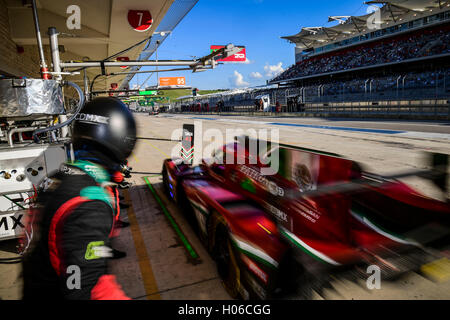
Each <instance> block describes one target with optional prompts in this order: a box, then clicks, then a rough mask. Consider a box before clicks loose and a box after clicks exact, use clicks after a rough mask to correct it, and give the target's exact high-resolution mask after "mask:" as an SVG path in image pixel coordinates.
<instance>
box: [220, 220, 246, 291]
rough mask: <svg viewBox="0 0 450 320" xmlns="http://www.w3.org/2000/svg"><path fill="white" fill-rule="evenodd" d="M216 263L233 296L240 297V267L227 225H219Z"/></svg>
mask: <svg viewBox="0 0 450 320" xmlns="http://www.w3.org/2000/svg"><path fill="white" fill-rule="evenodd" d="M215 252H216V263H217V271H218V273H219V276H220V277H221V278H222V282H223V285H224V287H225V289H226V290H227V292H228V294H229V295H230V296H231V298H233V299H236V298H239V287H240V273H241V272H240V269H239V266H238V261H237V258H236V255H235V254H234V251H233V247H232V243H231V239H230V236H229V234H228V232H227V231H226V228H225V226H223V225H219V226H218V229H217V231H216V241H215Z"/></svg>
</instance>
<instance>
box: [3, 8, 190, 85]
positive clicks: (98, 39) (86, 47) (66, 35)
mask: <svg viewBox="0 0 450 320" xmlns="http://www.w3.org/2000/svg"><path fill="white" fill-rule="evenodd" d="M36 2H37V7H38V15H39V20H40V29H41V30H40V31H41V35H42V41H43V43H44V46H45V53H46V56H45V58H46V61H47V64H48V65H49V66H50V65H51V57H50V54H49V50H48V44H49V40H48V36H47V30H48V28H49V27H56V28H57V30H58V32H60V35H59V45H60V46H61V49H63V50H60V55H61V60H62V61H99V60H103V59H105V58H107V57H109V56H111V55H114V54H116V53H118V52H121V51H122V50H125V49H127V48H129V47H131V46H133V45H135V44H137V43H139V42H140V41H142V43H141V44H140V45H138V46H135V47H133V49H131V50H129V51H126V52H124V53H123V54H120V55H119V56H123V57H126V58H128V59H129V60H137V59H138V58H139V57H141V58H143V55H144V54H143V50H144V51H145V53H147V54H146V55H145V57H144V58H148V57H149V55H150V53H148V51H149V50H151V49H152V45H153V42H154V41H150V42H148V41H146V39H149V38H150V37H151V36H153V35H154V34H156V35H157V36H156V37H153V38H158V39H160V42H162V41H161V40H162V39H161V38H165V37H166V36H167V34H164V35H163V34H162V32H156V33H155V31H160V29H158V27H159V25H160V23H161V22H162V21H163V18H164V17H165V16H166V14H167V13H168V12H171V11H169V9H172V7H174V6H176V4H177V3H178V2H180V0H58V1H54V0H37V1H36ZM181 2H187V3H189V4H191V3H192V4H191V5H190V6H181V7H179V6H176V7H177V8H175V9H177V10H178V11H183V10H187V11H183V12H181V13H179V16H180V17H184V15H185V14H186V13H187V12H188V11H189V10H190V9H191V8H192V6H193V5H194V4H195V3H196V2H197V0H189V1H186V0H182V1H181ZM26 3H27V2H26V1H22V0H6V5H7V8H8V16H9V24H10V32H11V38H12V40H13V41H14V42H15V43H16V44H18V45H21V46H36V37H35V28H34V25H33V16H32V10H31V8H30V6H29V5H27V4H26ZM71 5H77V6H78V7H79V8H80V13H81V26H80V29H69V27H68V24H67V20H68V18H69V16H70V15H71V14H70V13H69V12H68V8H69V7H70V6H71ZM173 5H174V6H173ZM130 10H134V11H142V10H148V11H149V12H150V14H151V18H152V19H153V23H152V25H151V27H150V28H149V29H147V30H145V31H142V30H139V31H137V30H135V29H134V28H133V26H132V25H131V23H130V22H129V11H130ZM172 11H173V10H172ZM139 14H140V13H136V15H137V19H139V17H141V16H142V14H141V16H139ZM135 20H136V19H135ZM163 31H166V30H163ZM167 31H171V30H167ZM153 38H152V40H153ZM36 71H39V62H38V61H36ZM107 71H108V72H120V71H127V70H121V69H120V68H118V67H114V68H113V67H111V68H109V69H108V70H107ZM87 73H88V77H89V78H90V79H91V80H92V79H93V78H94V76H95V75H97V74H99V73H100V69H99V68H91V69H87ZM125 77H126V75H119V76H114V77H109V78H103V79H99V80H98V81H96V82H95V84H96V85H95V87H94V90H109V89H111V84H112V83H117V84H118V85H120V84H121V83H122V82H123V81H124V80H125ZM67 79H68V80H71V81H74V82H78V84H80V85H81V84H82V82H83V74H82V73H81V74H80V75H77V76H70V77H68V78H67Z"/></svg>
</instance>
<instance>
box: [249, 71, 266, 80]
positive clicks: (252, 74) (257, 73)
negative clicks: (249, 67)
mask: <svg viewBox="0 0 450 320" xmlns="http://www.w3.org/2000/svg"><path fill="white" fill-rule="evenodd" d="M262 77H263V76H262V74H261V73H259V72H258V71H256V72H252V73H250V78H252V79H261V78H262Z"/></svg>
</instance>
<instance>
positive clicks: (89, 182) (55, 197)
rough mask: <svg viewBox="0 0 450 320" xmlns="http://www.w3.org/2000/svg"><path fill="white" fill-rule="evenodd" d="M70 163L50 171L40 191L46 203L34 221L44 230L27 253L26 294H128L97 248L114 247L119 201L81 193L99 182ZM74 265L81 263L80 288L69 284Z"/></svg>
mask: <svg viewBox="0 0 450 320" xmlns="http://www.w3.org/2000/svg"><path fill="white" fill-rule="evenodd" d="M69 168H70V171H71V172H70V173H68V172H61V171H60V172H58V173H56V174H55V175H53V176H52V177H50V179H51V180H49V181H52V183H51V184H50V186H49V188H47V190H44V191H41V192H39V196H38V203H40V204H41V206H42V207H41V208H42V209H40V210H39V211H38V215H37V216H36V217H35V219H38V220H37V221H36V220H35V224H34V225H35V228H36V227H37V228H38V229H39V230H34V233H35V239H33V242H32V245H31V246H30V249H29V252H27V254H26V255H25V257H24V262H23V277H24V289H23V293H24V296H23V299H34V300H36V299H39V300H41V299H51V300H59V299H82V300H88V299H108V300H114V299H129V298H128V297H127V296H126V295H125V294H124V292H123V291H122V290H121V288H120V286H119V285H118V284H117V283H116V281H115V277H114V276H112V275H108V272H107V259H108V257H107V255H106V256H105V255H104V254H99V255H97V254H92V248H93V245H94V246H97V247H101V248H103V249H105V248H106V249H108V248H109V247H110V241H111V235H112V229H113V225H114V221H115V215H116V211H115V210H114V209H115V208H114V205H113V206H110V205H108V203H107V202H105V201H101V200H87V199H86V198H83V197H80V192H81V190H83V189H84V188H86V187H95V186H97V187H98V186H99V183H98V182H97V181H96V179H94V178H93V177H92V176H91V175H89V174H87V173H86V172H84V171H82V170H80V169H79V168H74V167H69ZM111 196H112V195H111ZM116 205H117V208H118V207H119V206H118V203H116ZM36 233H38V234H39V236H38V238H37V239H36ZM96 252H97V251H96ZM70 266H77V267H79V271H80V272H79V275H80V286H79V288H73V286H68V285H67V280H71V279H69V277H71V276H73V275H74V271H73V267H72V268H69V267H70Z"/></svg>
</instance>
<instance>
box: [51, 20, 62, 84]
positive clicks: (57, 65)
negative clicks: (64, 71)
mask: <svg viewBox="0 0 450 320" xmlns="http://www.w3.org/2000/svg"><path fill="white" fill-rule="evenodd" d="M48 36H49V38H50V51H51V54H52V64H53V72H55V73H60V72H61V59H60V57H59V47H58V31H56V28H55V27H50V28H48ZM55 78H56V80H58V81H61V79H62V76H61V75H60V74H56V77H55Z"/></svg>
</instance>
